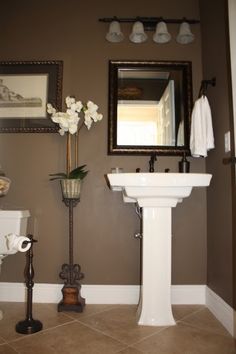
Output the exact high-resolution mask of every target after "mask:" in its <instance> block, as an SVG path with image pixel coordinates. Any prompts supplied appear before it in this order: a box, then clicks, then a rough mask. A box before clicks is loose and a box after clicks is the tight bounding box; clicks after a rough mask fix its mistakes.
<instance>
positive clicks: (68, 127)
mask: <svg viewBox="0 0 236 354" xmlns="http://www.w3.org/2000/svg"><path fill="white" fill-rule="evenodd" d="M65 102H66V107H67V109H66V112H57V111H56V109H55V108H54V107H53V106H52V105H51V104H50V103H48V104H47V112H48V113H49V114H50V115H51V119H52V121H53V122H54V123H57V124H58V125H59V128H60V129H59V134H60V135H64V134H65V133H66V132H68V133H70V134H75V133H76V132H77V131H78V123H79V121H80V117H79V113H80V112H81V111H83V113H84V124H85V125H86V127H87V129H88V130H89V129H90V128H91V126H92V124H93V122H98V121H100V120H101V119H102V118H103V116H102V114H100V113H98V112H97V110H98V106H97V105H96V104H95V103H93V102H92V101H88V102H87V104H86V105H83V103H82V102H81V101H76V100H75V98H74V97H71V96H67V97H66V99H65Z"/></svg>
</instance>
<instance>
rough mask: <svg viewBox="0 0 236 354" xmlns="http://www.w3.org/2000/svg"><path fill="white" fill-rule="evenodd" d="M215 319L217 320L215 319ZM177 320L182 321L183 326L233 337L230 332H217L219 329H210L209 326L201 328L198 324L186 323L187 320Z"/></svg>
mask: <svg viewBox="0 0 236 354" xmlns="http://www.w3.org/2000/svg"><path fill="white" fill-rule="evenodd" d="M216 321H217V322H219V321H218V320H217V319H216ZM179 322H180V323H181V322H182V324H184V325H185V326H189V327H192V328H194V329H198V330H200V331H203V332H207V333H211V334H215V335H218V336H222V337H226V338H233V337H232V336H231V334H230V333H225V334H224V333H219V331H215V330H211V329H209V328H203V327H201V326H199V325H195V324H193V323H188V322H185V321H179ZM219 323H220V322H219ZM223 328H224V327H223ZM225 331H226V329H225ZM226 332H227V331H226Z"/></svg>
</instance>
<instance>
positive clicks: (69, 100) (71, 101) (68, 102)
mask: <svg viewBox="0 0 236 354" xmlns="http://www.w3.org/2000/svg"><path fill="white" fill-rule="evenodd" d="M65 101H66V106H67V107H68V108H70V107H71V105H72V104H74V103H75V98H74V97H70V96H67V97H66V99H65Z"/></svg>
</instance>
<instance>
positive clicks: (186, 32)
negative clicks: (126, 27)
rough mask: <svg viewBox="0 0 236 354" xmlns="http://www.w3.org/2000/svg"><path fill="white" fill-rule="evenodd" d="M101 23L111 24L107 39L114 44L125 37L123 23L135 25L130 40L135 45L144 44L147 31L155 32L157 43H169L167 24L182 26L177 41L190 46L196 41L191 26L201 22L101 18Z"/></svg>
mask: <svg viewBox="0 0 236 354" xmlns="http://www.w3.org/2000/svg"><path fill="white" fill-rule="evenodd" d="M99 21H100V22H107V23H110V26H109V31H108V33H107V34H106V39H107V40H108V41H109V42H112V43H118V42H121V41H122V40H123V39H124V35H123V33H122V31H121V29H120V24H121V23H122V22H126V23H128V22H129V23H133V27H132V32H131V34H130V35H129V39H130V41H131V42H133V43H143V42H145V41H146V40H147V38H148V36H147V34H146V33H145V31H154V34H153V36H152V39H153V41H154V42H155V43H161V44H162V43H168V42H169V41H170V40H171V35H170V33H169V32H168V29H167V24H170V23H171V24H180V29H179V33H178V35H177V38H176V41H177V43H180V44H188V43H191V42H193V41H194V34H193V33H192V32H191V29H190V24H197V23H199V22H200V21H199V20H195V19H187V18H185V17H184V18H182V19H164V18H163V17H140V16H137V17H133V18H117V17H116V16H114V17H111V18H100V19H99Z"/></svg>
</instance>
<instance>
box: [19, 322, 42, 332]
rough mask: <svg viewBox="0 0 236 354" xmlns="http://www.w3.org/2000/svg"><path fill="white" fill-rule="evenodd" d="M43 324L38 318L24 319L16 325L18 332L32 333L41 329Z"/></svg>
mask: <svg viewBox="0 0 236 354" xmlns="http://www.w3.org/2000/svg"><path fill="white" fill-rule="evenodd" d="M42 328H43V325H42V323H41V322H40V321H38V320H33V319H32V320H24V321H20V322H18V323H17V325H16V332H17V333H21V334H32V333H36V332H39V331H41V329H42Z"/></svg>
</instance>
